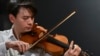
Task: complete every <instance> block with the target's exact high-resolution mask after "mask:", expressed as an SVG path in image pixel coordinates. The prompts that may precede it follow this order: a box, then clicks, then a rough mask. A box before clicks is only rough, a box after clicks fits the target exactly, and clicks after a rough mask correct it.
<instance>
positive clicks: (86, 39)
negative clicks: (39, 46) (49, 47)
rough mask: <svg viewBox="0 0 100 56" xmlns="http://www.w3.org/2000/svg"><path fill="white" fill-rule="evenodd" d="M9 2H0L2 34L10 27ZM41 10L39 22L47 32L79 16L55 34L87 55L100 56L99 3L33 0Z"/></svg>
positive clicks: (96, 0) (87, 0)
mask: <svg viewBox="0 0 100 56" xmlns="http://www.w3.org/2000/svg"><path fill="white" fill-rule="evenodd" d="M7 1H8V0H0V30H5V29H9V28H10V27H11V23H10V22H9V20H8V17H7V13H6V5H7ZM33 2H35V5H36V7H37V9H38V15H37V17H36V19H35V20H36V22H38V23H39V25H42V26H44V27H45V28H47V29H48V30H50V29H51V28H52V27H54V26H55V25H56V24H57V23H58V22H60V21H61V20H63V19H64V18H65V17H66V16H67V15H68V14H69V13H70V12H72V11H74V10H75V11H76V14H75V15H74V16H72V17H71V18H69V19H68V20H67V21H65V22H64V23H63V24H62V25H61V26H59V27H58V28H57V29H56V30H54V31H53V32H52V34H56V33H58V34H63V35H65V36H67V37H68V39H69V41H71V40H74V41H75V43H76V44H78V45H79V46H80V47H81V48H82V49H83V50H84V51H86V50H88V51H89V53H92V54H93V56H99V55H100V53H99V50H100V41H99V40H100V0H33Z"/></svg>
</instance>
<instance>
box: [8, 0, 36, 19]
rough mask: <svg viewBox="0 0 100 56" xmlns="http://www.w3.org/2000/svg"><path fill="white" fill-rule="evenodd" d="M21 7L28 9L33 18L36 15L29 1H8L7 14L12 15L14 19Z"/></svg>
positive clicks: (34, 8)
mask: <svg viewBox="0 0 100 56" xmlns="http://www.w3.org/2000/svg"><path fill="white" fill-rule="evenodd" d="M21 7H23V8H28V9H30V10H31V12H32V13H33V16H35V15H36V14H37V9H36V7H35V6H34V4H33V3H32V1H31V0H15V1H13V2H12V1H9V3H8V14H13V15H14V16H15V17H16V15H17V14H18V12H19V10H20V8H21Z"/></svg>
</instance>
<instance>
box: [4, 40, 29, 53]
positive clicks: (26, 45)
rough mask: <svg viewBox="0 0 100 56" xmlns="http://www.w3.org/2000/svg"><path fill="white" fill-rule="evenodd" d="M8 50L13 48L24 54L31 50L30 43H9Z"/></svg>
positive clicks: (7, 44) (7, 43)
mask: <svg viewBox="0 0 100 56" xmlns="http://www.w3.org/2000/svg"><path fill="white" fill-rule="evenodd" d="M6 47H7V49H9V48H13V49H15V50H18V51H19V52H22V53H24V52H25V51H27V50H28V49H29V47H30V46H29V43H26V42H23V41H8V42H6Z"/></svg>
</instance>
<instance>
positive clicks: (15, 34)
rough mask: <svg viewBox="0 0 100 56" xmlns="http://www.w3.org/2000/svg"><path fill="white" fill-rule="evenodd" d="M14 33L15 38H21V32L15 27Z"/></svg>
mask: <svg viewBox="0 0 100 56" xmlns="http://www.w3.org/2000/svg"><path fill="white" fill-rule="evenodd" d="M13 33H14V36H15V38H16V39H18V40H19V37H20V32H19V31H18V30H17V29H16V28H13Z"/></svg>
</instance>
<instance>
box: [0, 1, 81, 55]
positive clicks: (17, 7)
mask: <svg viewBox="0 0 100 56" xmlns="http://www.w3.org/2000/svg"><path fill="white" fill-rule="evenodd" d="M29 1H30V0H16V2H11V3H10V4H9V5H10V6H9V7H8V8H9V9H8V11H9V19H10V21H11V22H12V24H13V25H12V28H11V29H10V30H4V31H0V56H51V55H50V54H48V53H45V52H44V51H43V50H42V49H41V48H39V49H34V50H33V51H32V52H29V51H27V50H28V49H29V48H30V45H29V43H26V42H23V41H21V40H20V38H21V37H20V35H21V34H22V33H24V32H29V31H31V29H32V27H33V23H34V19H35V18H34V17H35V15H36V9H35V7H34V6H33V5H32V4H31V2H29ZM37 28H39V29H40V30H42V31H44V32H46V29H44V28H43V27H41V26H37ZM73 47H74V48H73ZM80 52H81V48H80V47H79V46H78V45H74V44H73V41H72V42H71V44H70V46H69V49H68V50H67V51H66V52H65V53H64V56H79V54H80ZM20 53H24V54H20Z"/></svg>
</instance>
